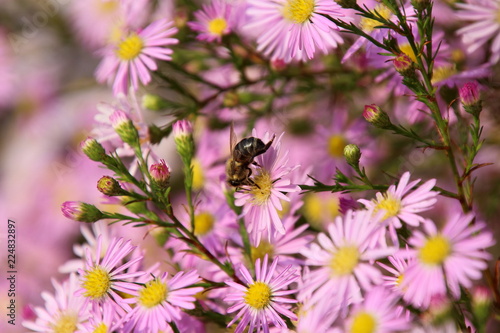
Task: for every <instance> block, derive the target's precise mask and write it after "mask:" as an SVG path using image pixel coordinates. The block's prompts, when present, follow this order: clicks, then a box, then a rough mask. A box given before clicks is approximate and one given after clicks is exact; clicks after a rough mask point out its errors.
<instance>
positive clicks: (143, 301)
mask: <svg viewBox="0 0 500 333" xmlns="http://www.w3.org/2000/svg"><path fill="white" fill-rule="evenodd" d="M200 281H201V279H200V277H199V276H198V274H197V273H196V272H195V271H191V272H188V273H185V272H179V273H177V274H176V275H175V276H174V277H172V278H171V279H168V274H167V273H163V274H162V275H160V276H158V277H156V278H154V279H152V280H149V281H148V282H146V283H145V284H143V285H136V287H135V288H134V289H135V290H134V291H133V292H132V293H131V294H132V295H134V296H135V297H134V299H133V302H135V307H134V309H133V310H132V311H131V312H129V313H128V314H127V316H126V318H125V320H126V321H127V322H126V323H125V325H124V328H123V330H124V332H160V331H163V330H168V328H169V325H168V323H169V322H171V321H173V320H180V319H181V308H183V309H188V310H192V309H194V307H195V306H194V301H195V300H196V299H195V297H194V295H195V294H196V293H198V292H201V291H202V290H203V288H202V287H193V288H186V287H188V286H190V285H193V284H195V283H198V282H200Z"/></svg>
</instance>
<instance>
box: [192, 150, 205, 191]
mask: <svg viewBox="0 0 500 333" xmlns="http://www.w3.org/2000/svg"><path fill="white" fill-rule="evenodd" d="M191 169H192V170H193V189H194V190H195V191H198V190H201V189H202V188H203V185H205V174H204V173H203V167H202V166H201V163H200V161H199V160H198V159H196V158H193V159H192V160H191Z"/></svg>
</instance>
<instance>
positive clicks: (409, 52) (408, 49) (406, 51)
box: [399, 43, 417, 62]
mask: <svg viewBox="0 0 500 333" xmlns="http://www.w3.org/2000/svg"><path fill="white" fill-rule="evenodd" d="M399 49H400V50H401V52H403V53H404V54H406V55H407V56H408V57H410V59H411V60H412V61H413V62H417V56H416V55H415V52H413V49H412V48H411V46H410V44H409V43H405V44H402V45H399Z"/></svg>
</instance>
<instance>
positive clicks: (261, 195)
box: [250, 170, 273, 206]
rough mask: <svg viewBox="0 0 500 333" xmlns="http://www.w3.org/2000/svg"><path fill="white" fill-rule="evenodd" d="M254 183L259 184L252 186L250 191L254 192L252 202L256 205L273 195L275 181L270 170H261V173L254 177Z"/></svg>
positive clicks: (263, 202)
mask: <svg viewBox="0 0 500 333" xmlns="http://www.w3.org/2000/svg"><path fill="white" fill-rule="evenodd" d="M253 181H254V183H255V184H256V185H257V186H258V187H257V186H252V189H251V190H250V193H251V194H252V196H253V198H252V203H253V204H254V205H256V206H261V205H263V204H265V203H267V201H268V200H269V198H270V197H271V190H272V188H273V181H272V179H271V175H270V174H269V172H267V171H265V170H261V173H260V174H258V175H257V176H255V177H254V178H253Z"/></svg>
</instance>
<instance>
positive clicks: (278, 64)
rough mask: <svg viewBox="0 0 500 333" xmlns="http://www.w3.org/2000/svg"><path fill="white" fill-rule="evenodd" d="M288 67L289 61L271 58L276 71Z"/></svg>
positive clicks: (272, 66) (273, 68) (272, 67)
mask: <svg viewBox="0 0 500 333" xmlns="http://www.w3.org/2000/svg"><path fill="white" fill-rule="evenodd" d="M286 67H287V63H286V62H285V60H283V59H274V60H271V69H272V70H274V71H276V72H281V71H282V70H284V69H286Z"/></svg>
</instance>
